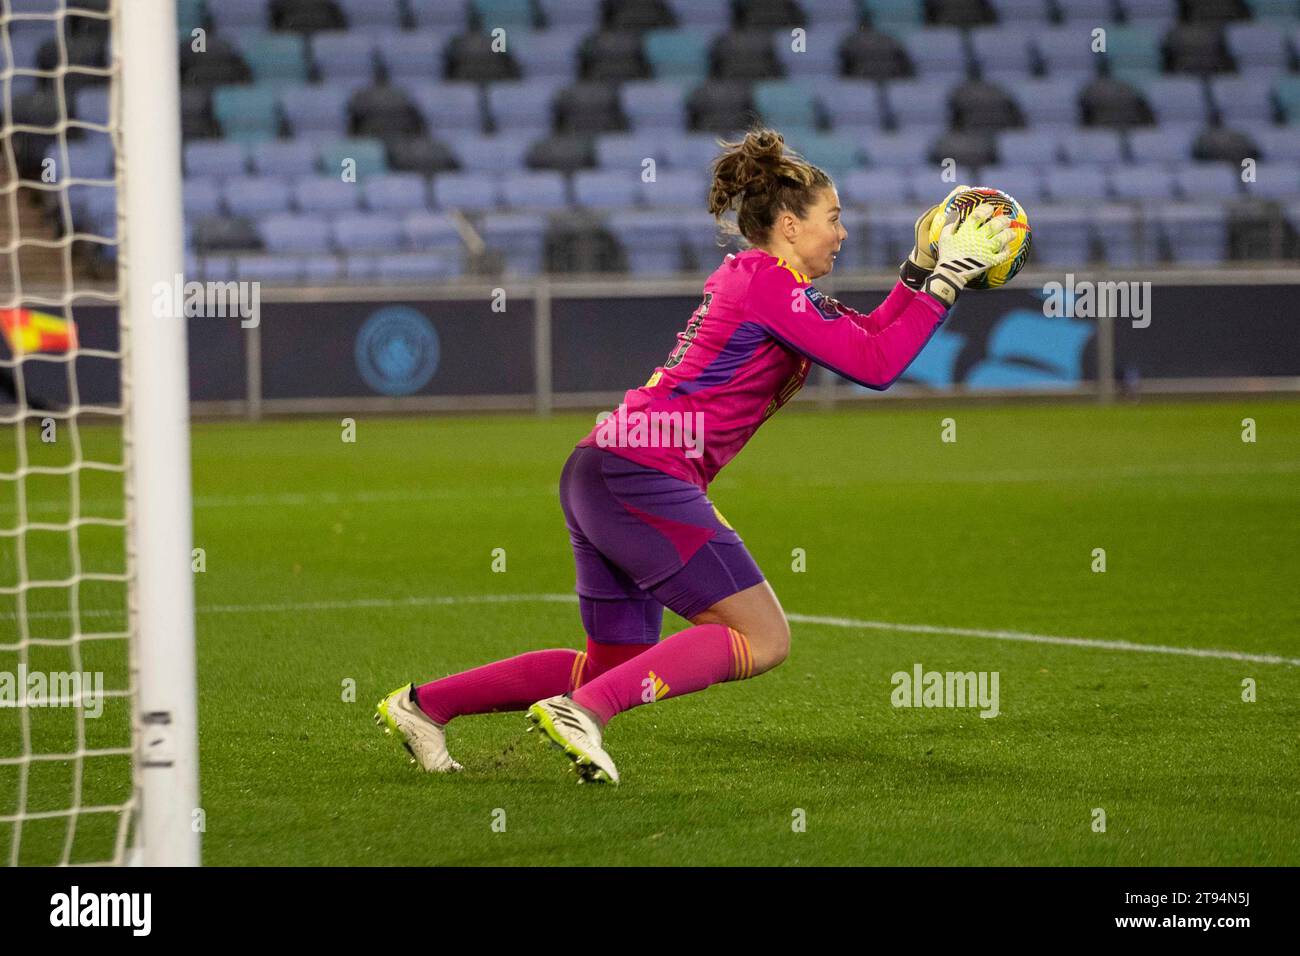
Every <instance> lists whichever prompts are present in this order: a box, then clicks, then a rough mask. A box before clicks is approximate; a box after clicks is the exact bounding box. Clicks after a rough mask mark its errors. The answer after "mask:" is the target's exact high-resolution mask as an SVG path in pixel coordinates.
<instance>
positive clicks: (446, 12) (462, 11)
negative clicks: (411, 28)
mask: <svg viewBox="0 0 1300 956" xmlns="http://www.w3.org/2000/svg"><path fill="white" fill-rule="evenodd" d="M406 5H407V7H408V8H409V10H410V12H411V20H412V22H414V24H415V27H416V29H418V30H430V29H431V30H441V31H442V32H444V33H446V32H455V31H459V30H464V29H466V28H467V27H468V26H469V19H468V16H467V10H466V7H465V4H463V3H448V2H447V0H406Z"/></svg>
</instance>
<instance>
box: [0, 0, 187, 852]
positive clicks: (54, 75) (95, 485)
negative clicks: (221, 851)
mask: <svg viewBox="0 0 1300 956" xmlns="http://www.w3.org/2000/svg"><path fill="white" fill-rule="evenodd" d="M88 37H89V38H90V39H92V40H94V41H95V42H99V41H100V40H103V41H104V42H105V43H106V46H104V47H102V49H103V51H104V52H103V59H102V60H98V59H97V60H96V62H95V65H87V63H88V61H87V60H86V59H85V50H86V49H87V43H86V42H85V41H86V40H87V38H88ZM74 49H75V51H77V52H71V53H70V51H74ZM95 49H96V50H99V49H101V47H95ZM0 54H3V58H2V62H0V99H3V104H2V105H3V128H0V225H3V226H4V227H5V228H4V230H3V232H0V324H2V326H3V330H4V332H5V338H3V339H0V436H3V437H5V439H6V440H5V441H3V442H0V866H3V865H26V864H38V865H49V864H54V865H70V864H71V865H80V864H97V865H103V864H119V865H120V864H143V865H147V866H197V865H198V864H199V863H200V841H201V833H202V830H203V822H204V821H203V814H202V808H201V802H200V798H199V773H198V708H197V683H196V664H195V638H194V582H193V576H192V571H191V546H192V534H191V494H190V442H189V413H190V407H189V383H188V379H189V374H188V355H187V343H186V338H187V336H186V319H185V317H184V316H183V315H172V314H166V312H167V310H163V309H161V308H159V307H158V306H157V305H156V303H157V302H158V301H159V300H158V297H156V296H155V295H154V290H155V288H157V287H158V286H159V285H160V284H162V285H165V286H166V287H168V288H171V287H172V285H173V284H174V282H175V281H176V278H177V277H178V276H181V275H182V273H183V269H184V233H183V222H182V201H181V195H182V193H181V134H180V127H181V124H180V78H179V38H178V35H177V12H176V0H107V2H105V0H0ZM96 56H98V54H96ZM88 90H89V92H90V93H91V96H89V97H85V96H83V95H82V94H83V93H85V92H87V91H88ZM95 101H98V102H99V103H102V104H103V105H102V107H100V108H98V109H97V108H91V107H87V106H85V105H84V104H86V103H93V102H95ZM100 109H102V110H103V112H102V113H101V112H100ZM70 146H72V147H73V148H71V149H70ZM97 149H102V150H103V151H104V152H105V153H111V155H112V157H113V159H112V161H111V165H109V166H106V167H103V168H105V169H112V170H113V171H112V172H111V173H104V172H102V171H99V172H97V171H96V170H98V169H100V168H101V167H99V166H98V165H97V164H96V163H95V162H91V161H89V160H88V159H87V157H88V156H91V155H92V154H93V153H94V151H95V150H97ZM36 170H39V171H36ZM92 194H93V197H92ZM91 198H94V199H100V200H104V202H102V203H96V204H94V206H93V208H92V205H91V202H90V200H91ZM114 204H115V207H114ZM96 211H98V213H99V214H96ZM114 220H115V222H116V227H115V228H114V225H113V224H114ZM87 249H90V250H94V251H93V252H92V253H89V254H85V251H86V250H87ZM83 254H85V255H83ZM87 256H88V257H89V258H88V261H89V263H90V264H89V265H88V264H87V261H83V260H86V259H87ZM105 275H107V276H108V278H105ZM114 306H115V307H116V314H115V318H114V314H113V311H112V307H114ZM79 324H84V332H85V334H84V335H83V334H82V333H81V332H79V331H78V325H79ZM114 326H116V334H115V335H114ZM51 330H52V331H51ZM114 338H116V344H114V342H113V339H114ZM95 363H99V364H95ZM105 368H107V369H108V373H105V371H104V370H105ZM37 426H39V427H37ZM10 434H12V436H13V440H12V442H10V441H9V440H7V436H9V435H10ZM35 434H39V436H40V437H39V438H37V437H35ZM105 536H107V537H105ZM60 662H61V663H60ZM63 668H67V670H64V669H63ZM106 675H107V677H106ZM92 676H93V677H95V678H97V679H98V680H97V682H96V685H95V690H94V691H93V692H92V691H90V690H88V689H87V687H88V685H87V684H86V683H85V682H84V681H79V680H74V679H80V678H82V677H85V679H86V680H91V678H92ZM106 683H107V684H109V685H110V686H109V687H108V688H107V689H105V688H104V686H103V685H104V684H106ZM56 687H57V688H58V690H57V691H55V690H54V688H56ZM92 701H94V702H95V703H96V705H97V706H96V707H92V706H91V702H92ZM95 718H103V719H95Z"/></svg>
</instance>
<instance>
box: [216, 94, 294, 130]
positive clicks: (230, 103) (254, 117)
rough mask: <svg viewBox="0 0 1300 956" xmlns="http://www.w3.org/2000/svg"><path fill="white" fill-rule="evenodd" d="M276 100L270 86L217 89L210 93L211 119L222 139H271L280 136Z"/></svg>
mask: <svg viewBox="0 0 1300 956" xmlns="http://www.w3.org/2000/svg"><path fill="white" fill-rule="evenodd" d="M278 98H279V97H278V91H277V90H276V89H275V88H273V87H270V86H219V87H217V88H216V89H215V90H213V91H212V115H213V116H214V117H215V118H216V121H217V122H218V123H219V124H220V125H221V132H222V134H223V135H224V136H225V137H226V139H237V140H242V141H245V142H251V141H256V140H260V139H275V138H276V137H277V136H279V135H280V112H279V108H278V106H277V101H278Z"/></svg>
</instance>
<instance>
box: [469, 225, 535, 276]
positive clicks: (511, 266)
mask: <svg viewBox="0 0 1300 956" xmlns="http://www.w3.org/2000/svg"><path fill="white" fill-rule="evenodd" d="M479 231H480V233H481V235H482V236H483V241H484V242H486V243H487V245H488V247H489V248H492V249H497V250H500V251H501V252H502V253H503V254H504V256H505V266H506V270H507V273H508V274H511V275H515V276H519V277H522V278H528V277H531V276H535V275H537V274H538V273H539V272H541V271H542V254H543V250H544V242H545V235H546V218H545V217H544V216H542V215H539V214H535V213H498V214H496V215H489V216H484V217H483V220H482V222H481V223H480V226H479Z"/></svg>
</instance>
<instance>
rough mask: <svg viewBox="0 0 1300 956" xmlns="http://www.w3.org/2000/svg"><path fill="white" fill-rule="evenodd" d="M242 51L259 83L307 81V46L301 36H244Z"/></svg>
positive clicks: (268, 34)
mask: <svg viewBox="0 0 1300 956" xmlns="http://www.w3.org/2000/svg"><path fill="white" fill-rule="evenodd" d="M240 52H241V53H242V54H243V57H244V62H245V63H247V64H248V67H249V69H251V70H252V71H253V79H254V80H255V81H256V82H258V83H268V84H276V85H283V84H285V83H305V82H306V81H307V47H306V43H305V42H304V40H303V38H302V37H301V36H299V35H297V34H293V33H263V34H250V35H247V36H244V37H241V39H240Z"/></svg>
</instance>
